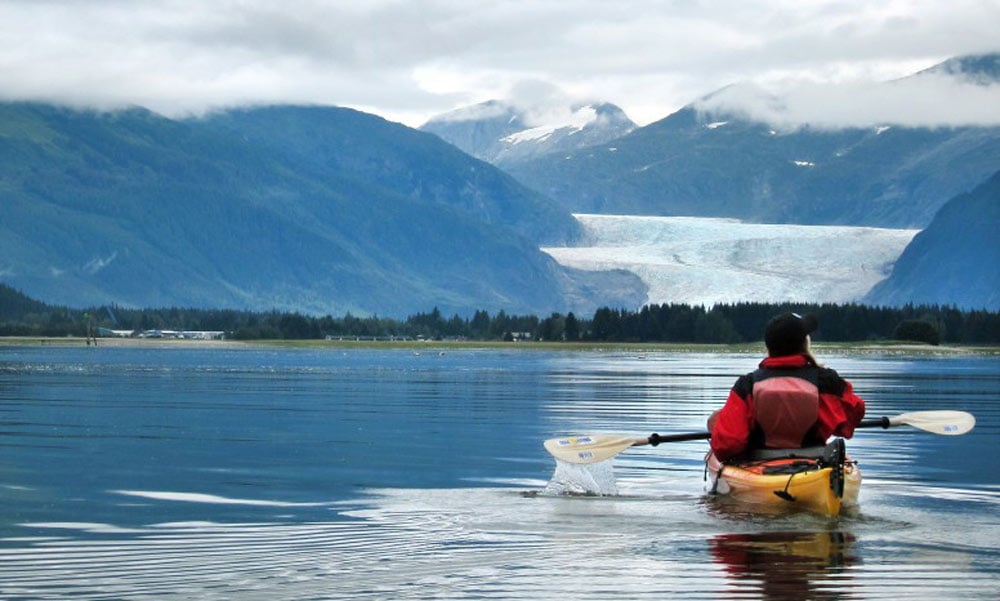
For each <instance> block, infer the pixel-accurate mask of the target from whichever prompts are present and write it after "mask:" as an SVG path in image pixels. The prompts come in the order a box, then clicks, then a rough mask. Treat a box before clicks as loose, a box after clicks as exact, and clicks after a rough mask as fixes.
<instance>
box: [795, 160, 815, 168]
mask: <svg viewBox="0 0 1000 601" xmlns="http://www.w3.org/2000/svg"><path fill="white" fill-rule="evenodd" d="M792 163H793V164H795V165H797V166H799V167H815V166H816V163H813V162H812V161H792Z"/></svg>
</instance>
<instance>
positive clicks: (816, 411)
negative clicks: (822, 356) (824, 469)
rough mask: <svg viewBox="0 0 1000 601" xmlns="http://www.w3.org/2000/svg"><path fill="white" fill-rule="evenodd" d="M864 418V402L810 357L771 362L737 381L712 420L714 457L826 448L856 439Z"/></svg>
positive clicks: (833, 373)
mask: <svg viewBox="0 0 1000 601" xmlns="http://www.w3.org/2000/svg"><path fill="white" fill-rule="evenodd" d="M755 385H756V386H757V389H758V396H759V397H761V398H760V399H758V402H756V403H755V400H754V386H755ZM758 405H760V406H758ZM776 407H777V408H776ZM864 415H865V402H864V400H862V399H861V397H859V396H857V395H856V394H854V388H853V387H852V386H851V383H850V382H848V381H847V380H844V379H843V378H841V377H840V376H839V375H838V374H837V372H835V371H834V370H832V369H827V368H822V367H818V366H816V364H815V363H813V362H812V360H811V359H810V358H809V357H808V356H807V355H792V356H788V357H773V358H772V357H768V358H766V359H764V360H763V361H762V362H761V363H760V366H759V368H758V369H757V370H756V371H754V372H752V373H749V374H747V375H745V376H742V377H740V378H739V379H738V380H737V381H736V384H734V385H733V388H732V390H731V391H730V392H729V398H728V399H726V404H725V405H724V406H723V407H722V409H720V410H719V411H718V412H717V414H716V415H715V416H713V420H714V423H713V424H712V425H711V430H712V441H711V445H712V452H714V453H715V456H716V457H717V458H719V460H721V461H725V460H727V459H731V458H734V457H736V456H738V455H740V454H742V453H744V452H746V451H748V450H752V449H755V448H764V447H775V448H786V447H789V446H791V447H803V446H813V445H822V444H825V443H826V441H827V439H828V438H830V437H831V436H841V437H843V438H850V437H851V436H853V435H854V428H855V426H857V425H858V423H859V422H860V421H861V419H862V418H863V417H864ZM796 443H797V444H796Z"/></svg>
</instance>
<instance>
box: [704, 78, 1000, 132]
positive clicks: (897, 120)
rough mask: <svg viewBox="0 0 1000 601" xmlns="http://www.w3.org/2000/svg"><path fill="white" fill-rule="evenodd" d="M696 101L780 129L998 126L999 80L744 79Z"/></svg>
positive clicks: (709, 110) (708, 112) (717, 113)
mask: <svg viewBox="0 0 1000 601" xmlns="http://www.w3.org/2000/svg"><path fill="white" fill-rule="evenodd" d="M694 106H695V108H696V109H697V110H698V111H700V112H701V113H703V114H704V115H705V117H706V119H712V120H714V119H719V118H723V117H732V116H735V117H741V118H745V119H751V120H754V121H759V122H763V123H768V124H770V125H772V126H774V127H776V128H780V129H789V128H798V127H803V126H809V127H816V128H821V129H837V128H843V127H874V126H885V125H897V126H907V127H963V126H997V125H1000V84H992V85H982V84H978V83H975V82H974V81H971V80H967V79H963V78H960V77H954V76H950V75H946V74H924V75H921V76H919V77H909V78H906V79H902V80H898V81H893V82H888V83H878V82H871V81H854V82H845V83H815V82H801V81H799V82H783V83H778V84H772V85H762V84H757V83H743V84H737V85H732V86H729V87H727V88H725V89H723V90H721V91H719V92H717V93H715V94H712V95H710V96H708V97H706V98H703V99H701V100H699V101H697V102H696V103H694Z"/></svg>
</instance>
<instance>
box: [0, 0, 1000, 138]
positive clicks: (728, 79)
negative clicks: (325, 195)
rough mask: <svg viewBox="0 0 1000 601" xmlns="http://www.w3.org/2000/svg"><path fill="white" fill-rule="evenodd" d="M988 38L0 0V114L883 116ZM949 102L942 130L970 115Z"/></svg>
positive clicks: (779, 14)
mask: <svg viewBox="0 0 1000 601" xmlns="http://www.w3.org/2000/svg"><path fill="white" fill-rule="evenodd" d="M997 23H1000V3H997V2H992V1H991V2H983V1H980V0H950V1H949V2H947V3H933V2H915V1H912V0H871V1H868V2H859V3H844V2H841V1H839V0H816V1H811V2H806V3H804V2H799V1H797V0H795V1H793V0H777V1H775V0H719V1H718V2H712V3H696V2H648V1H645V0H621V1H619V2H605V1H604V0H577V1H575V2H573V3H570V4H567V3H566V2H563V1H561V0H532V1H530V2H529V1H519V0H515V1H511V2H487V1H486V0H421V1H420V2H407V1H405V0H356V1H354V2H329V1H327V0H289V1H288V2H282V3H275V2H270V1H268V0H212V1H209V2H204V1H202V0H128V1H125V0H87V1H86V2H81V1H79V0H5V1H3V2H0V99H2V100H43V101H49V102H58V103H62V104H68V105H73V106H85V107H96V108H117V107H121V106H129V105H140V106H145V107H147V108H150V109H152V110H155V111H157V112H160V113H163V114H166V115H168V116H181V115H186V114H197V113H200V112H204V111H208V110H212V109H215V108H222V107H229V106H236V105H247V104H269V103H310V104H330V105H339V106H348V107H353V108H358V109H360V110H365V111H368V112H372V113H376V114H379V115H382V116H385V117H387V118H390V119H393V120H397V121H401V122H404V123H406V124H409V125H420V124H421V123H422V122H423V121H425V120H426V119H427V118H429V117H431V116H433V115H436V114H440V113H444V112H447V111H449V110H451V109H454V108H457V107H460V106H464V105H470V104H475V103H479V102H482V101H485V100H488V99H491V98H505V97H507V96H508V95H511V94H513V95H517V94H522V93H524V92H523V90H519V89H518V87H519V86H521V87H523V85H524V84H523V82H538V81H542V82H548V83H549V84H552V85H554V86H557V87H558V88H559V89H562V90H565V92H566V94H568V95H569V96H571V97H573V98H581V99H589V100H593V99H599V100H606V101H610V102H614V103H616V104H618V105H619V106H621V107H623V108H624V109H625V110H626V112H627V113H628V114H629V116H630V117H632V118H633V119H634V120H635V121H637V122H638V123H640V124H646V123H649V122H651V121H654V120H657V119H661V118H663V117H666V116H667V115H669V114H670V113H672V112H674V111H676V110H677V109H679V108H681V107H682V106H684V105H686V104H688V103H690V102H692V101H693V100H695V99H696V98H699V97H702V96H704V95H705V94H708V93H710V92H713V91H715V90H718V89H720V88H723V87H724V86H727V85H730V84H734V83H736V82H750V83H749V84H746V85H741V86H737V87H734V88H731V89H730V91H729V92H728V94H730V95H732V94H736V93H737V92H739V94H740V95H742V96H743V97H744V101H743V107H744V110H746V111H748V113H753V114H757V113H759V112H760V111H762V110H764V111H765V112H766V104H767V102H768V97H769V96H773V95H774V94H775V86H776V82H780V81H797V82H812V83H810V84H803V83H799V84H796V85H793V86H787V85H786V86H784V89H781V90H780V92H781V96H782V97H783V98H784V100H783V101H784V102H785V103H786V104H787V108H786V110H785V111H784V112H783V117H784V118H785V119H791V120H796V119H803V118H806V117H809V118H810V119H812V117H811V116H808V115H805V113H806V112H808V111H807V109H806V106H807V105H808V102H809V101H810V100H811V99H813V98H819V99H820V100H823V99H826V98H828V97H834V98H842V99H843V100H844V101H845V102H848V101H851V102H850V103H849V104H850V105H851V106H855V107H856V106H857V105H858V100H859V98H860V99H865V100H867V102H869V103H871V104H875V105H878V106H883V107H885V106H890V105H891V102H890V101H891V100H892V97H891V96H890V95H891V94H892V92H884V91H879V92H875V91H868V90H865V89H861V88H864V86H865V85H866V84H864V83H862V82H866V81H867V82H877V81H885V80H891V79H896V78H900V77H903V76H906V75H909V74H911V73H914V72H916V71H919V70H921V69H924V68H927V67H929V66H931V65H933V64H935V63H938V62H940V61H942V60H944V59H947V58H949V57H953V56H958V55H963V54H973V53H982V52H990V51H996V50H998V49H1000V48H998V46H1000V43H998V42H997V35H996V24H997ZM754 86H756V87H759V88H760V90H759V91H754V89H753V88H754ZM938 91H939V92H943V91H944V90H943V89H941V90H938ZM967 91H968V90H959V92H960V93H961V94H962V95H964V94H965V93H966V92H967ZM932 93H937V92H931V91H927V92H925V94H932ZM975 95H976V96H982V94H975ZM897 98H898V99H899V100H900V101H903V102H904V103H905V104H912V102H913V99H912V98H910V99H907V97H906V94H903V93H898V94H897ZM927 98H928V101H927V104H928V105H929V106H928V108H926V109H924V110H923V111H922V113H923V114H925V115H927V114H930V113H931V112H932V111H931V108H930V106H932V105H933V100H934V99H935V98H939V96H927ZM736 99H737V98H736V96H727V95H721V96H719V97H718V98H717V100H716V101H717V102H719V103H722V104H719V105H718V106H719V107H722V106H730V105H733V104H734V103H735V100H736ZM987 100H988V99H987ZM723 101H725V102H726V103H728V104H725V103H723ZM942 102H943V101H942ZM947 102H948V103H949V104H951V105H955V106H954V107H953V108H952V109H949V111H948V113H949V114H948V115H947V116H946V117H944V118H943V121H944V122H945V123H951V122H955V121H956V120H961V119H966V120H970V119H972V120H979V119H982V118H984V117H983V116H982V113H983V112H987V113H988V111H985V109H984V108H983V103H984V102H985V101H982V100H977V99H971V98H958V99H956V98H954V97H951V96H949V97H948V98H947ZM833 104H834V103H832V102H827V103H825V105H824V106H831V105H833ZM760 105H765V109H761V108H759V107H760ZM845 106H847V105H845ZM831 110H836V107H832V106H831ZM881 110H883V111H885V110H889V109H881ZM866 112H867V111H866ZM915 112H918V111H915ZM844 113H849V114H853V113H854V111H851V110H848V109H843V110H841V111H840V112H839V113H838V114H844ZM963 115H964V116H963ZM848 116H850V115H848ZM772 118H774V117H773V116H772ZM914 118H916V117H914ZM986 118H990V115H989V114H987V115H986Z"/></svg>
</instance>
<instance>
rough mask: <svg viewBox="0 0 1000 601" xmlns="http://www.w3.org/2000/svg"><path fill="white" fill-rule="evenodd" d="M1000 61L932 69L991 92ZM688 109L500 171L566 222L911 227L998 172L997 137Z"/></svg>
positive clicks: (972, 130) (981, 131)
mask: <svg viewBox="0 0 1000 601" xmlns="http://www.w3.org/2000/svg"><path fill="white" fill-rule="evenodd" d="M998 63H1000V54H992V55H985V56H981V57H964V58H962V59H955V60H953V61H950V62H948V63H944V64H942V65H941V66H940V67H939V70H938V71H939V72H944V73H947V74H950V75H953V76H955V77H961V78H962V79H963V80H969V79H970V78H971V79H972V80H973V81H975V82H976V83H979V84H981V85H986V84H992V85H1000V84H998V80H997V75H996V71H997V65H998ZM918 76H919V74H918V75H915V76H914V77H918ZM696 105H697V103H695V104H692V105H691V106H689V107H686V108H684V109H682V110H680V111H678V112H676V113H674V114H672V115H670V116H668V117H667V118H665V119H663V120H661V121H658V122H655V123H652V124H650V125H647V126H645V127H642V128H639V129H637V130H635V131H633V132H632V133H630V134H628V135H626V136H623V137H621V138H618V139H616V140H613V141H610V142H607V143H605V144H601V145H596V146H591V147H589V148H585V149H581V150H576V151H573V152H567V153H560V154H559V155H550V156H545V157H539V158H534V159H530V160H525V161H521V162H517V163H508V164H505V165H504V169H506V170H507V171H508V172H510V173H511V174H513V175H514V176H515V177H517V178H518V179H519V180H520V181H522V182H524V183H525V184H527V185H529V186H531V187H533V188H535V189H536V190H539V191H540V192H542V193H544V194H546V195H548V196H550V197H551V198H553V199H555V200H557V201H559V202H560V203H562V204H563V206H565V207H566V208H567V209H569V210H570V211H573V212H590V213H617V214H645V215H689V216H706V217H735V218H739V219H745V220H751V221H758V222H771V223H800V224H843V225H868V226H882V227H905V228H912V227H923V226H925V225H927V224H928V223H929V222H930V220H931V219H932V218H933V217H934V215H935V213H936V212H937V210H938V209H939V208H940V207H941V205H942V204H943V203H944V202H945V200H947V199H948V198H951V197H953V196H955V195H956V194H960V193H963V192H967V191H968V190H970V189H971V188H972V187H973V186H975V185H976V184H978V183H979V182H981V181H983V180H984V179H986V178H987V177H989V175H990V174H992V173H993V172H994V171H995V170H996V169H997V167H998V166H1000V127H955V128H916V127H888V128H883V127H873V128H848V129H839V130H828V129H814V128H807V127H803V128H799V129H794V130H788V131H776V130H775V129H773V128H772V127H771V126H769V125H766V124H763V123H757V122H752V121H748V120H746V119H744V118H740V117H734V116H726V115H706V114H702V113H700V112H699V111H698V110H697V109H696V108H695V107H696Z"/></svg>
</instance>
